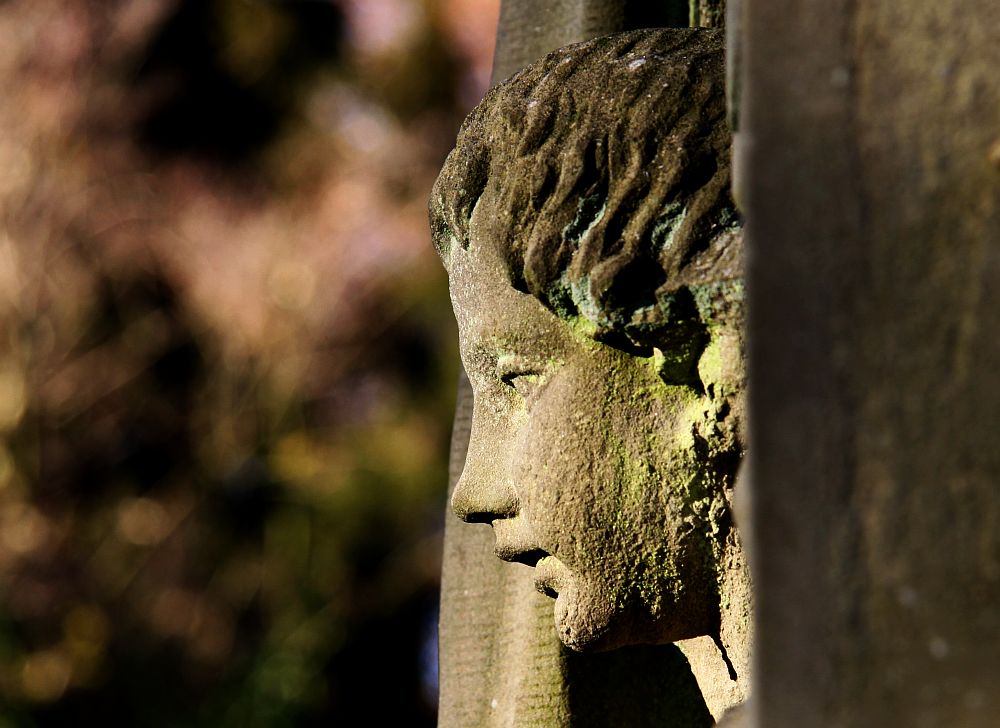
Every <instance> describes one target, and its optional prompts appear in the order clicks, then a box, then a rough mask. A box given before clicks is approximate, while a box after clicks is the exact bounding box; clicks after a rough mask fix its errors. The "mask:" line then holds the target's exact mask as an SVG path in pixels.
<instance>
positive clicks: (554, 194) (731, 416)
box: [432, 30, 749, 725]
mask: <svg viewBox="0 0 1000 728" xmlns="http://www.w3.org/2000/svg"><path fill="white" fill-rule="evenodd" d="M723 75H724V74H723V65H722V52H721V38H720V36H719V35H718V34H716V33H712V32H708V31H691V30H688V31H675V32H672V33H670V32H662V31H661V32H655V33H634V34H630V35H628V36H624V37H618V38H613V39H602V40H600V41H596V42H593V43H590V44H586V45H583V46H574V47H570V48H567V49H564V50H562V51H560V52H559V53H556V54H553V55H552V56H550V57H548V58H547V59H545V60H544V61H543V62H541V63H539V64H536V65H535V66H533V67H531V68H529V69H528V70H526V71H525V72H524V73H522V74H519V75H517V76H515V77H514V78H513V79H511V81H510V82H509V83H508V84H505V85H503V86H501V87H499V88H497V89H495V90H494V91H493V92H491V94H490V95H489V96H488V97H487V99H486V100H485V102H484V104H483V105H482V106H481V107H480V109H479V110H478V111H477V112H474V114H473V115H472V116H471V117H470V120H469V121H468V122H467V123H466V125H465V126H464V127H463V131H462V133H461V134H460V137H459V142H458V147H457V149H456V151H455V152H454V153H453V154H452V155H451V157H449V161H448V162H447V163H446V165H445V169H444V170H443V172H442V175H441V177H440V179H439V182H438V184H437V185H436V187H435V193H434V196H433V198H432V224H433V227H434V232H435V238H436V242H437V244H438V246H439V249H440V250H441V251H442V254H443V256H444V258H445V260H446V265H447V266H448V267H449V272H450V278H451V283H452V294H453V300H454V302H455V306H456V313H457V316H458V319H459V326H460V330H461V332H462V350H463V360H464V364H465V368H466V370H467V371H468V372H469V374H470V376H471V378H472V381H473V384H474V385H475V388H476V392H477V395H476V402H475V409H474V413H473V414H474V425H473V439H472V446H471V448H470V451H469V455H468V460H467V462H466V464H465V468H464V474H463V476H462V480H461V482H460V483H459V484H458V486H457V487H456V489H455V493H454V496H453V503H454V505H455V508H456V510H457V511H458V512H459V513H460V514H461V515H462V516H463V517H464V518H465V519H466V520H470V521H481V522H489V523H492V525H493V527H494V529H495V531H496V534H497V544H496V551H497V554H498V555H499V556H501V557H502V558H504V559H506V560H510V561H520V562H522V563H526V564H529V565H534V566H536V569H535V570H534V573H533V574H532V575H531V576H530V577H527V578H524V579H522V580H521V581H520V584H521V587H519V588H521V589H523V588H524V586H528V587H529V588H530V584H531V582H532V581H534V582H535V585H536V586H537V587H538V588H539V589H541V590H542V591H543V592H546V593H547V594H550V595H551V596H554V597H556V598H555V604H554V609H555V612H554V614H555V622H556V626H557V627H558V629H554V628H553V625H552V622H551V620H550V621H549V622H548V629H547V630H546V626H545V624H544V622H540V621H538V619H537V618H536V616H534V614H535V612H536V611H537V610H536V607H535V606H534V605H537V604H538V602H537V600H536V601H535V602H534V605H533V606H532V608H531V609H527V610H525V609H523V605H524V604H525V601H524V597H523V596H518V597H517V598H515V600H514V603H515V604H516V605H521V607H522V608H520V609H519V608H518V607H517V606H515V608H514V609H513V610H510V609H509V606H510V605H509V603H508V604H506V605H504V604H499V603H493V604H479V603H477V599H478V598H479V597H481V596H482V595H483V594H485V592H486V591H488V589H484V590H482V593H481V594H476V595H473V596H472V597H471V598H470V596H469V590H468V589H466V590H464V592H463V594H462V597H461V599H466V598H469V599H470V601H472V603H473V604H474V605H475V614H473V615H471V617H472V619H471V620H470V622H471V623H475V621H476V620H477V619H480V618H483V619H485V620H487V621H490V622H492V623H499V624H500V625H502V626H501V630H500V631H501V632H502V633H504V634H499V635H498V634H490V635H488V637H487V639H486V640H481V641H480V644H478V645H474V646H473V653H474V655H473V657H472V659H473V660H474V661H479V660H482V659H484V658H490V657H493V658H498V659H500V660H501V661H510V662H518V661H520V662H523V661H524V660H525V659H528V660H538V659H541V661H542V662H544V663H545V664H547V665H549V666H552V665H553V660H556V659H561V660H562V664H561V665H557V669H556V670H555V671H552V670H551V669H547V670H545V671H544V673H543V675H547V676H549V677H551V678H552V679H551V680H546V679H544V677H543V678H542V679H538V678H537V676H536V677H535V679H533V680H531V681H530V683H531V684H530V686H525V685H523V684H519V683H518V681H517V680H516V677H517V676H518V673H516V672H513V673H504V672H503V668H504V667H505V665H504V664H500V665H497V664H496V663H495V662H494V663H493V665H494V669H496V670H497V671H498V672H499V673H500V674H507V675H511V676H513V677H514V678H515V680H514V684H510V683H509V682H508V683H506V684H498V683H501V682H502V681H497V680H494V681H493V682H494V685H495V686H496V688H497V689H496V690H494V692H495V695H494V696H493V697H491V698H490V701H489V702H490V706H491V712H490V713H489V714H488V716H487V720H488V721H493V722H492V723H489V724H498V725H501V724H502V725H507V724H511V725H513V724H518V725H520V724H523V723H518V722H516V720H515V718H514V716H515V714H516V713H517V711H519V710H520V711H522V712H523V711H524V710H526V709H527V708H528V707H532V706H534V707H539V708H540V709H541V710H542V712H543V713H545V714H546V715H549V716H550V717H549V720H550V722H551V723H552V724H567V725H568V724H574V725H576V724H582V723H580V720H582V716H583V715H585V713H583V712H580V711H577V712H576V713H572V712H571V708H572V700H570V696H571V695H572V694H573V690H574V685H575V683H574V682H573V680H567V675H568V673H569V672H570V671H571V669H570V668H573V670H572V671H574V672H575V674H576V675H577V676H578V677H577V678H574V679H575V680H579V681H581V684H585V683H586V680H585V677H586V675H588V674H591V675H594V674H600V673H601V670H600V665H602V664H604V665H610V664H611V661H610V658H609V660H603V659H601V660H597V659H593V658H592V656H581V657H574V656H572V655H571V653H565V652H559V648H558V646H557V645H555V644H554V643H553V642H552V638H553V637H555V636H556V635H558V637H559V638H561V639H562V641H563V643H564V644H566V645H567V646H570V647H572V648H574V649H577V650H581V651H593V650H601V649H609V648H614V647H619V646H621V645H627V644H634V643H648V642H652V643H669V642H673V641H677V640H685V639H688V638H697V637H699V636H704V637H703V638H700V639H698V640H693V641H690V642H687V643H685V644H684V645H682V648H683V649H684V650H685V652H686V653H687V655H688V658H689V660H690V662H689V664H685V662H684V660H683V658H680V657H679V655H678V653H677V652H676V648H670V647H658V648H653V647H650V648H642V651H641V652H640V653H637V654H641V655H642V656H643V659H642V661H641V662H643V663H645V664H644V667H648V668H650V669H645V670H644V671H643V673H644V675H646V676H648V675H650V674H655V675H657V676H660V679H662V680H663V681H664V682H670V683H673V684H680V683H678V680H680V681H681V683H683V682H684V681H685V680H686V681H687V682H688V685H689V687H688V688H687V689H686V690H682V691H677V690H675V691H672V692H670V693H669V694H670V700H672V701H674V705H673V707H672V708H671V709H670V710H669V711H667V712H665V713H660V712H659V709H658V708H657V709H656V710H655V711H654V712H653V713H650V712H648V710H647V709H646V708H647V707H648V708H649V710H652V709H653V706H654V704H655V705H656V706H663V707H664V710H666V709H667V707H668V706H666V705H665V704H664V703H663V702H662V699H661V700H654V696H655V695H656V692H655V685H650V681H649V680H648V679H638V678H639V673H636V675H635V678H634V679H631V680H627V681H624V682H621V688H622V690H623V691H624V692H623V693H622V694H621V695H620V696H617V697H618V698H619V699H621V700H620V701H621V703H622V704H623V705H624V704H628V703H629V701H630V700H631V698H630V699H629V700H625V699H624V697H625V696H626V695H630V696H632V697H633V698H634V697H636V696H638V694H639V693H642V695H641V697H643V698H644V699H645V700H646V701H650V700H652V701H653V702H647V703H646V704H645V706H646V707H644V705H643V704H639V706H638V709H636V710H633V711H631V712H629V714H628V715H624V716H618V717H617V719H612V718H611V717H610V716H609V720H608V722H605V723H594V724H595V725H597V724H617V725H644V724H646V723H645V722H644V721H646V720H652V723H651V724H673V725H699V724H704V722H705V721H710V716H709V714H708V711H707V710H706V709H705V701H706V699H707V700H709V701H710V702H711V705H710V707H711V708H712V712H714V713H715V714H716V715H719V714H720V713H721V712H722V710H724V709H725V708H726V707H729V706H731V705H732V704H733V703H736V702H739V701H740V700H742V698H743V697H744V695H745V679H746V676H747V675H746V670H747V662H748V640H749V624H748V621H749V584H748V581H747V577H746V570H745V564H744V563H743V557H742V551H741V549H740V546H739V539H738V536H737V534H736V532H735V529H734V528H733V527H732V518H731V498H732V487H733V480H734V477H735V469H736V466H737V464H738V461H739V457H740V454H741V453H742V449H743V438H742V431H741V421H742V411H743V408H742V382H743V373H742V333H741V325H742V315H741V312H742V305H741V301H742V286H741V284H740V282H739V280H738V277H739V275H740V265H739V241H740V236H739V232H738V228H737V227H736V220H735V215H734V213H733V208H732V202H731V200H730V199H729V196H728V182H729V173H728V170H729V165H728V148H729V144H728V134H727V132H726V130H725V99H724V91H723ZM484 530H485V529H484ZM467 546H468V545H467V544H466V547H467ZM468 558H470V554H469V553H468V552H467V551H464V550H463V551H462V552H461V553H454V554H452V556H451V559H452V561H453V563H457V562H458V561H459V560H461V559H468ZM448 559H449V556H448V554H447V553H446V562H447V560H448ZM497 563H500V562H497ZM506 568H507V569H508V570H510V569H515V570H518V572H521V573H523V572H524V571H527V570H525V569H524V568H523V567H520V566H513V565H512V566H508V567H506ZM501 573H503V572H501ZM511 573H512V572H510V571H508V572H506V574H508V575H509V574H511ZM526 576H527V575H526ZM446 577H447V570H446ZM453 588H454V586H453V585H452V584H450V583H448V581H447V578H446V583H445V590H446V593H450V591H448V590H451V589H453ZM515 591H516V590H509V591H508V592H507V593H506V594H507V595H508V596H510V595H513V594H514V593H515ZM461 599H460V600H459V601H461ZM451 608H454V604H452V607H451ZM549 608H550V609H552V608H553V607H552V605H551V603H550V606H549ZM484 615H486V616H485V617H484ZM508 627H509V628H511V629H514V634H513V635H510V634H506V630H507V629H508ZM467 629H468V630H474V629H475V628H474V627H468V626H467V625H464V626H456V625H447V628H446V624H445V620H444V619H443V620H442V645H443V647H442V649H444V645H445V644H446V643H449V642H452V643H454V642H453V641H454V640H457V639H474V637H473V633H472V632H469V631H466V632H465V634H464V636H463V637H461V638H459V637H458V636H457V634H456V631H457V630H467ZM491 640H493V642H492V643H491V644H484V643H486V642H490V641H491ZM497 640H499V642H497ZM713 640H714V642H713ZM553 647H556V651H555V653H553V652H552V648H553ZM719 648H723V650H724V651H723V652H720V651H719ZM480 649H481V652H478V654H476V652H477V651H478V650H480ZM540 650H541V652H539V651H540ZM634 650H635V648H633V651H634ZM671 650H673V652H671ZM727 653H728V654H727ZM556 655H560V656H561V657H559V658H556V657H555V656H556ZM588 657H590V658H592V659H591V661H590V662H589V663H588V661H587V658H588ZM727 657H728V659H729V660H730V663H729V665H728V666H727V664H726V662H725V660H726V658H727ZM618 659H620V658H618ZM632 664H634V665H636V666H638V665H639V664H640V660H638V659H637V660H634V661H633V663H632ZM657 665H658V666H659V668H660V669H651V668H653V667H655V666H657ZM595 668H597V669H596V670H595ZM473 669H475V668H473ZM692 669H693V670H694V674H695V675H696V676H697V678H698V681H699V683H701V687H702V694H701V695H699V694H698V691H697V690H694V689H693V688H694V684H693V680H692V678H691V675H692V672H691V671H692ZM731 673H735V675H731ZM444 674H445V671H444V670H443V672H442V680H443V682H442V692H443V693H444V691H445V689H446V686H445V683H444ZM451 674H453V673H451ZM685 675H686V677H685ZM670 676H672V678H670V679H668V678H669V677H670ZM605 677H606V676H605ZM719 683H723V684H724V685H723V687H721V688H719V687H718V684H719ZM646 685H649V686H650V688H649V690H646V688H645V687H644V686H646ZM640 686H643V687H640ZM526 687H527V688H528V692H529V693H530V692H531V691H535V692H540V693H541V696H542V698H541V699H539V696H538V695H531V694H529V695H527V696H525V695H524V692H525V689H526ZM448 689H449V690H453V688H451V687H448ZM602 694H603V695H604V702H606V703H608V702H614V700H615V699H616V696H615V695H614V694H612V693H609V692H607V691H605V692H603V693H602ZM577 695H583V696H584V699H585V700H587V699H589V702H590V704H591V707H593V705H594V700H593V695H592V694H589V693H587V692H584V693H580V692H577ZM686 696H692V697H686ZM523 697H527V698H528V700H522V699H521V698H523ZM567 701H568V702H567ZM633 705H634V703H633ZM685 705H686V706H687V707H686V708H684V709H683V710H682V709H681V708H682V707H683V706H685ZM465 706H466V708H467V710H466V711H465V714H466V716H468V715H469V713H470V711H471V712H473V713H474V712H475V710H476V708H475V707H474V706H473V707H469V704H468V703H467V702H466V703H465ZM448 710H449V711H451V712H450V713H449V714H450V715H452V716H454V715H457V714H458V713H459V712H460V710H459V708H458V707H457V706H449V707H448ZM692 711H693V712H692ZM590 714H591V716H594V715H596V714H597V713H595V712H594V711H593V710H591V713H590ZM571 715H573V716H575V717H574V718H573V720H572V721H571V720H570V716H571ZM537 717H538V716H537V715H536V716H535V717H534V718H531V720H535V719H536V718H537ZM517 720H525V719H524V718H523V717H522V718H520V719H517ZM510 721H514V722H510ZM477 722H479V723H483V720H482V719H480V720H479V721H477ZM466 724H468V723H466Z"/></svg>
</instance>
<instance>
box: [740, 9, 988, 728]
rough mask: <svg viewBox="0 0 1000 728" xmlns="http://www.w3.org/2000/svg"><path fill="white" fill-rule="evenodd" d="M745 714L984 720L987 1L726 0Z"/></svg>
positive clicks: (779, 720)
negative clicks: (750, 606)
mask: <svg viewBox="0 0 1000 728" xmlns="http://www.w3.org/2000/svg"><path fill="white" fill-rule="evenodd" d="M743 4H744V6H745V7H744V10H745V14H744V16H743V22H744V29H745V35H744V40H745V47H744V67H743V71H744V85H743V96H742V109H741V117H740V118H741V124H740V130H741V131H740V133H741V137H742V139H741V152H740V158H739V163H740V168H741V170H742V172H741V181H740V196H741V198H742V202H743V204H744V210H745V213H746V220H747V228H746V229H747V235H748V243H749V254H748V255H749V269H748V278H749V294H750V304H751V314H750V324H749V340H750V374H751V407H752V414H751V445H750V447H751V452H752V456H753V468H752V479H753V487H754V490H753V492H754V505H753V508H754V516H753V541H754V544H753V545H754V551H753V557H754V576H755V587H756V593H757V601H756V610H757V627H756V635H757V651H756V666H755V671H754V675H755V687H754V696H755V698H754V701H755V713H756V718H757V723H758V725H760V726H767V728H782V727H783V726H789V727H791V726H796V727H801V726H816V727H821V726H875V725H900V726H915V727H918V726H950V727H951V726H955V727H961V726H986V725H996V724H997V723H998V721H1000V690H998V689H997V685H1000V661H998V659H997V655H998V653H1000V377H998V373H997V372H998V366H1000V294H998V291H1000V71H998V69H1000V4H998V3H997V2H996V1H995V0H961V1H960V0H910V1H909V2H906V3H901V2H898V0H870V1H869V2H865V3H857V2H853V1H848V0H829V2H823V3H817V2H805V1H804V0H744V2H743Z"/></svg>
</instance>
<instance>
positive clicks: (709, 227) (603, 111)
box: [431, 29, 742, 376]
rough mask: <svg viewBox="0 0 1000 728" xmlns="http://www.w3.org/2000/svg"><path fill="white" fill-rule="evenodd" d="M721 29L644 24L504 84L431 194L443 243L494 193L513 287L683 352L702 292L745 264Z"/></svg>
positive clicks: (467, 128)
mask: <svg viewBox="0 0 1000 728" xmlns="http://www.w3.org/2000/svg"><path fill="white" fill-rule="evenodd" d="M722 42H723V38H722V34H721V33H720V32H716V31H707V30H694V29H684V30H674V31H671V32H669V33H664V32H662V31H634V32H632V33H630V34H621V35H617V36H613V37H606V38H602V39H600V40H597V41H594V42H592V43H587V44H585V45H582V46H580V45H577V46H568V47H566V48H563V49H561V50H559V51H557V52H555V53H553V54H551V55H549V56H548V57H547V58H546V59H545V60H543V61H540V62H538V63H536V64H534V65H533V66H531V67H530V68H529V69H526V70H525V71H523V72H521V73H519V74H517V75H515V76H514V77H512V78H511V79H509V81H507V82H505V83H503V84H501V85H499V86H497V87H494V89H493V90H492V91H490V93H489V94H488V95H487V97H486V99H485V101H484V102H483V103H482V104H480V106H479V107H477V109H476V110H475V111H473V113H472V114H470V115H469V117H468V119H466V121H465V123H464V124H463V126H462V130H461V132H460V133H459V138H458V142H457V147H456V151H454V152H452V154H451V155H449V157H448V161H447V162H446V163H445V165H444V169H443V170H442V172H441V175H440V177H439V178H438V183H437V185H436V186H435V191H434V193H433V194H432V204H431V212H432V220H431V223H432V227H433V228H434V234H435V240H436V243H437V245H438V248H439V249H441V250H442V251H444V252H445V253H447V249H448V248H450V246H452V244H453V242H454V243H455V244H457V245H460V246H462V247H467V246H468V244H469V219H470V216H471V212H472V210H473V209H475V208H476V206H477V205H480V204H486V205H487V206H488V207H489V209H490V210H491V212H492V213H494V214H495V218H494V219H495V225H494V227H493V229H492V230H491V231H490V234H491V236H492V237H494V238H496V239H497V241H498V243H499V244H500V245H502V246H503V249H504V254H505V256H506V258H507V265H508V268H509V271H510V274H511V276H512V277H513V283H514V285H515V287H517V288H518V289H520V290H523V291H526V292H528V293H531V294H533V295H534V296H536V297H537V298H539V299H540V300H542V301H543V302H544V303H545V304H546V305H547V306H548V307H549V308H551V309H552V310H553V311H556V312H557V313H559V315H561V316H563V317H566V318H573V317H580V318H582V319H584V320H585V321H586V323H587V324H588V325H589V326H592V327H593V329H594V336H595V338H597V339H599V340H608V341H610V342H611V343H614V344H616V345H620V346H625V347H628V346H631V347H632V348H633V349H635V350H636V351H641V352H644V353H649V350H650V348H651V347H654V346H656V347H659V348H661V349H663V350H664V351H668V352H672V353H674V354H675V355H676V356H678V357H679V358H684V357H683V356H682V355H681V353H680V349H682V348H684V347H685V346H686V345H687V342H697V341H698V340H699V334H698V332H697V331H694V330H692V319H696V318H697V314H696V313H695V309H696V308H697V305H698V304H697V301H696V299H700V298H701V297H705V296H712V295H713V292H714V291H715V289H716V288H717V287H718V284H719V283H720V282H721V281H727V280H733V279H737V278H739V276H740V275H741V274H742V269H741V264H740V258H739V250H740V245H739V235H738V232H739V220H738V218H737V215H736V211H735V208H734V205H733V202H732V199H731V197H730V194H729V186H730V174H729V169H730V166H729V146H730V135H729V131H728V128H727V127H726V124H725V122H724V116H725V92H724V71H723V69H724V62H723V54H722ZM515 137H516V138H517V142H516V143H513V142H512V141H511V140H512V139H514V138H515ZM615 338H616V339H617V340H613V339H615ZM687 358H688V359H690V357H689V356H688V357H687ZM678 366H684V363H683V362H681V363H679V364H678ZM688 368H690V367H688ZM678 376H683V373H680V372H679V373H678Z"/></svg>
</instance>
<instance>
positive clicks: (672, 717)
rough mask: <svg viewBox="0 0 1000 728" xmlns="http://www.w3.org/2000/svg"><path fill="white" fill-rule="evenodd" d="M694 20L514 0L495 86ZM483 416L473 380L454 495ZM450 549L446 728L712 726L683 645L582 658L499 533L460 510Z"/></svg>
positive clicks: (686, 14)
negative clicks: (563, 52) (568, 52)
mask: <svg viewBox="0 0 1000 728" xmlns="http://www.w3.org/2000/svg"><path fill="white" fill-rule="evenodd" d="M701 5H704V6H706V7H708V6H709V5H711V6H713V7H722V4H721V3H720V2H719V0H713V2H706V0H702V2H701ZM693 12H694V11H693V10H691V9H689V6H688V2H687V1H686V0H680V1H678V0H674V1H673V2H660V3H656V4H652V3H648V2H646V0H552V2H544V3H543V2H537V0H503V2H502V4H501V11H500V21H499V27H498V40H497V54H496V58H495V61H494V69H493V82H494V83H496V82H498V81H500V80H502V79H503V78H506V77H507V76H509V75H510V74H512V73H514V72H516V71H517V70H518V69H520V68H521V67H523V66H524V65H526V64H528V63H530V62H532V61H534V60H536V59H537V58H540V57H541V56H543V55H544V54H545V53H547V52H549V51H551V50H554V49H555V48H558V47H560V46H563V45H566V44H568V43H573V42H577V41H582V40H587V39H590V38H595V37H598V36H600V35H605V34H608V33H613V32H618V31H623V30H631V29H635V28H643V27H663V26H667V27H671V26H672V27H678V26H687V25H688V22H689V19H690V17H691V14H692V13H693ZM718 19H721V15H719V16H718ZM703 24H705V25H709V24H711V22H710V21H708V20H706V22H705V23H703ZM471 408H472V394H471V391H470V389H469V386H468V381H467V380H466V379H465V377H464V375H463V376H462V377H461V381H460V382H459V393H458V403H457V411H456V418H455V430H454V435H453V442H452V456H451V468H450V470H451V473H450V487H449V498H450V495H451V490H452V488H454V485H455V483H456V481H457V479H458V476H459V475H460V474H461V471H462V467H463V465H464V460H465V451H466V447H467V443H468V432H469V426H470V424H471ZM444 541H445V546H444V563H443V570H442V583H441V619H440V685H441V691H440V706H439V725H440V726H441V727H442V728H452V727H454V728H459V727H463V728H464V727H466V726H532V725H538V726H543V725H544V726H610V725H615V726H622V727H623V728H632V727H638V726H678V727H684V728H695V727H697V726H706V725H710V724H711V722H712V718H711V715H710V714H709V712H708V710H707V708H706V706H705V702H704V699H703V698H702V696H701V694H700V693H699V691H698V687H697V684H696V683H695V681H694V677H693V675H692V673H691V670H690V668H689V667H688V664H687V661H686V659H685V658H684V656H683V655H682V654H681V652H680V651H679V650H678V649H677V648H676V647H674V646H672V645H665V646H656V647H638V648H627V649H623V650H617V651H615V652H613V653H608V654H604V655H596V656H595V655H589V656H579V655H576V654H575V653H571V652H569V651H567V650H566V649H565V648H563V647H562V645H561V644H560V642H559V640H558V638H557V636H556V634H555V630H554V628H553V624H552V603H551V600H549V599H547V598H546V597H544V596H542V595H540V594H538V593H536V592H535V590H534V586H533V581H532V578H531V575H530V571H531V570H530V569H529V568H528V567H526V566H522V565H519V564H506V563H504V562H501V561H500V560H499V559H497V558H496V557H495V556H493V535H492V533H491V531H490V529H489V528H488V527H486V526H478V527H477V526H470V525H467V524H462V523H460V522H459V521H458V520H457V518H455V517H454V516H453V515H452V514H451V513H450V511H449V513H448V514H447V516H446V526H445V539H444Z"/></svg>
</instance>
